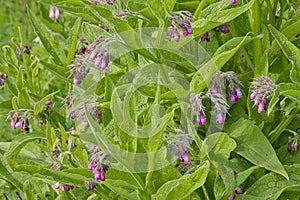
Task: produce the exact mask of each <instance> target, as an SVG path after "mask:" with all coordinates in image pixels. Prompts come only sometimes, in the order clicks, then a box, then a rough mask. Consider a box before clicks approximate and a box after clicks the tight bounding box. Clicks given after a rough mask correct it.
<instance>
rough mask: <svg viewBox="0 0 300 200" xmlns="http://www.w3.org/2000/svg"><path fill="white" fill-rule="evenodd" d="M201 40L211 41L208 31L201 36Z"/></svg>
mask: <svg viewBox="0 0 300 200" xmlns="http://www.w3.org/2000/svg"><path fill="white" fill-rule="evenodd" d="M201 41H202V42H205V41H206V42H210V36H209V34H208V32H206V33H205V34H204V35H203V36H202V37H201Z"/></svg>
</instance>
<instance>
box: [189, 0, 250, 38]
mask: <svg viewBox="0 0 300 200" xmlns="http://www.w3.org/2000/svg"><path fill="white" fill-rule="evenodd" d="M229 2H230V1H227V0H223V1H222V3H221V2H217V3H215V5H216V6H214V4H212V5H211V6H209V7H208V8H206V9H207V10H204V14H206V16H204V15H200V17H201V18H200V19H198V20H196V21H195V22H194V23H193V29H194V35H203V34H204V33H205V32H207V31H209V30H211V29H213V28H216V27H218V26H220V25H222V24H225V23H227V22H229V21H231V20H233V19H235V18H236V17H238V16H240V15H241V14H243V13H244V12H246V11H247V10H249V9H250V8H251V6H252V4H253V3H254V0H251V1H250V2H249V3H247V4H245V5H243V6H240V7H237V6H235V7H233V8H229V9H225V8H226V7H227V6H228V4H229ZM218 8H220V9H224V10H219V9H218ZM212 11H213V12H212Z"/></svg>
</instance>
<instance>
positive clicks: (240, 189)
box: [234, 187, 243, 194]
mask: <svg viewBox="0 0 300 200" xmlns="http://www.w3.org/2000/svg"><path fill="white" fill-rule="evenodd" d="M234 191H235V192H236V193H237V194H243V190H242V188H240V187H237V188H235V190H234Z"/></svg>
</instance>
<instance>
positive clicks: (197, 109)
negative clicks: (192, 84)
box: [190, 92, 206, 124]
mask: <svg viewBox="0 0 300 200" xmlns="http://www.w3.org/2000/svg"><path fill="white" fill-rule="evenodd" d="M203 95H204V93H203V92H201V93H200V94H196V95H195V94H194V93H192V94H191V95H190V103H191V105H192V108H193V111H194V113H195V115H196V118H197V123H198V124H206V116H205V112H204V111H205V107H204V106H203V103H202V96H203Z"/></svg>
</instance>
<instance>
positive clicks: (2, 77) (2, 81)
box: [0, 74, 8, 87]
mask: <svg viewBox="0 0 300 200" xmlns="http://www.w3.org/2000/svg"><path fill="white" fill-rule="evenodd" d="M7 78H8V76H7V75H6V74H0V87H1V86H3V85H4V84H5V79H7Z"/></svg>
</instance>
